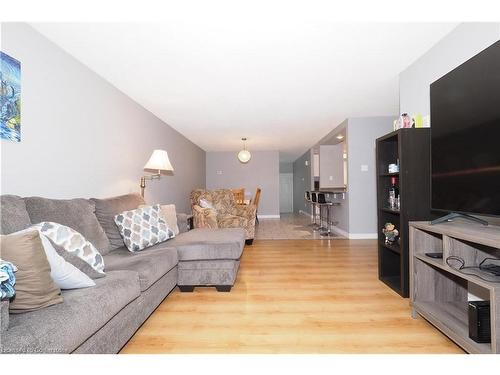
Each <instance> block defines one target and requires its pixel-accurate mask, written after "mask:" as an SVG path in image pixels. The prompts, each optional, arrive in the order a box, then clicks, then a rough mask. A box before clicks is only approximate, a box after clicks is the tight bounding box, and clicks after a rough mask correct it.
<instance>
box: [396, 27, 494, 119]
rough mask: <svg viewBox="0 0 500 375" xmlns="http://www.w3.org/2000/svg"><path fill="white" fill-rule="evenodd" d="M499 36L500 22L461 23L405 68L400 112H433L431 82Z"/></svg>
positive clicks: (401, 75) (426, 113)
mask: <svg viewBox="0 0 500 375" xmlns="http://www.w3.org/2000/svg"><path fill="white" fill-rule="evenodd" d="M499 39H500V23H479V22H475V23H462V24H460V25H458V26H457V27H456V28H455V29H454V30H452V31H451V32H450V33H449V34H448V35H446V36H445V37H444V38H443V39H441V40H440V41H439V42H438V43H437V44H436V45H435V46H434V47H432V48H431V49H430V50H429V51H428V52H427V53H425V54H424V55H423V56H422V57H420V58H419V59H418V60H417V61H415V62H414V63H413V64H412V65H410V66H409V67H408V68H407V69H406V70H404V71H403V72H401V74H400V75H399V106H400V111H399V112H400V113H404V112H407V113H410V114H411V113H421V114H422V115H424V116H425V115H428V114H430V99H429V85H430V84H431V83H432V82H434V81H435V80H437V79H438V78H440V77H442V76H443V75H445V74H446V73H448V72H449V71H451V70H453V69H454V68H456V67H457V66H459V65H460V64H462V63H464V62H465V61H467V60H468V59H470V58H471V57H472V56H474V55H476V54H477V53H479V52H481V51H482V50H483V49H485V48H486V47H488V46H490V45H491V44H493V43H495V42H496V41H497V40H499ZM431 123H432V119H431Z"/></svg>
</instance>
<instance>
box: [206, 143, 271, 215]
mask: <svg viewBox="0 0 500 375" xmlns="http://www.w3.org/2000/svg"><path fill="white" fill-rule="evenodd" d="M236 155H237V151H234V152H232V151H231V152H207V157H206V173H207V178H206V186H207V189H219V188H241V187H244V188H245V194H246V195H247V198H251V197H253V195H254V194H255V190H256V189H257V187H260V188H261V189H262V192H261V196H260V203H259V215H273V216H279V214H280V187H279V152H278V151H252V159H251V160H250V161H249V162H248V163H247V164H242V163H240V162H239V161H238V158H237V157H236ZM218 172H221V173H222V174H218Z"/></svg>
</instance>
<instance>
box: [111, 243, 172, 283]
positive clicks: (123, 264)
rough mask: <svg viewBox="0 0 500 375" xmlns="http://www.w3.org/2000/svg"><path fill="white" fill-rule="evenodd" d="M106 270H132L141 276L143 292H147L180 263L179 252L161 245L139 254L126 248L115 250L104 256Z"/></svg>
mask: <svg viewBox="0 0 500 375" xmlns="http://www.w3.org/2000/svg"><path fill="white" fill-rule="evenodd" d="M104 262H105V263H106V270H108V271H109V270H130V271H135V272H137V273H138V274H139V281H140V285H141V291H145V290H146V289H148V288H149V287H150V286H151V285H152V284H154V283H155V282H156V281H157V280H159V279H160V278H161V277H162V276H163V275H165V274H166V273H167V272H168V271H170V270H171V269H172V268H174V267H175V266H176V265H177V263H178V258H177V251H176V250H175V249H174V248H172V247H169V246H167V244H166V243H160V244H158V245H155V246H151V247H148V248H146V249H144V250H143V251H140V252H138V253H131V252H130V251H128V250H127V248H126V247H121V248H119V249H116V250H113V251H112V252H110V253H109V254H108V255H106V256H104Z"/></svg>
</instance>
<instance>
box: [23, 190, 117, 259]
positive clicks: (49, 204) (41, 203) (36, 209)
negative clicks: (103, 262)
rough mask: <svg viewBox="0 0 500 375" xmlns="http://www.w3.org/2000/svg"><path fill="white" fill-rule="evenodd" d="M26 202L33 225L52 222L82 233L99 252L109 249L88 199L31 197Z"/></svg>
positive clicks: (93, 207)
mask: <svg viewBox="0 0 500 375" xmlns="http://www.w3.org/2000/svg"><path fill="white" fill-rule="evenodd" d="M24 200H25V202H26V209H27V211H28V214H29V215H30V219H31V222H32V223H33V224H37V223H40V222H42V221H52V222H54V223H58V224H62V225H66V226H68V227H70V228H72V229H74V230H76V231H77V232H79V233H81V234H82V235H83V237H85V238H86V239H87V240H88V241H90V242H91V243H92V244H93V245H94V246H95V247H96V248H97V250H99V252H100V251H103V250H105V249H107V248H108V246H109V243H108V238H107V237H106V234H105V233H104V230H103V229H102V227H101V225H100V224H99V221H97V218H96V216H95V213H94V211H95V206H94V203H93V202H91V201H89V200H88V199H82V198H76V199H47V198H40V197H29V198H25V199H24Z"/></svg>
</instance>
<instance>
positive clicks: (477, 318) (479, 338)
mask: <svg viewBox="0 0 500 375" xmlns="http://www.w3.org/2000/svg"><path fill="white" fill-rule="evenodd" d="M469 337H470V338H471V339H472V340H474V341H475V342H478V343H488V342H491V324H490V301H469Z"/></svg>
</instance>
